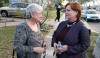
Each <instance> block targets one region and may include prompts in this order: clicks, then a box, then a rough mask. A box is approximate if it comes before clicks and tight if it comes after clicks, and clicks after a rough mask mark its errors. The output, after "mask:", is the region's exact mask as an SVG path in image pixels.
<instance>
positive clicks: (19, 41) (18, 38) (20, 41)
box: [14, 25, 33, 53]
mask: <svg viewBox="0 0 100 58" xmlns="http://www.w3.org/2000/svg"><path fill="white" fill-rule="evenodd" d="M26 42H27V34H26V30H25V27H24V26H22V25H19V26H17V28H16V31H15V35H14V50H15V51H16V52H18V53H33V47H31V46H26Z"/></svg>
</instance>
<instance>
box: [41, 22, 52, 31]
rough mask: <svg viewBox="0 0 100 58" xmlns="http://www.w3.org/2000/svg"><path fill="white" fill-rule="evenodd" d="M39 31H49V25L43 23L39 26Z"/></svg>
mask: <svg viewBox="0 0 100 58" xmlns="http://www.w3.org/2000/svg"><path fill="white" fill-rule="evenodd" d="M41 29H43V30H49V29H51V25H50V24H46V23H44V24H42V25H41Z"/></svg>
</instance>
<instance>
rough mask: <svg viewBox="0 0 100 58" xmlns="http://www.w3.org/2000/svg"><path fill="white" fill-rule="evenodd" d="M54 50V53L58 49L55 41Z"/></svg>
mask: <svg viewBox="0 0 100 58" xmlns="http://www.w3.org/2000/svg"><path fill="white" fill-rule="evenodd" d="M54 51H55V53H58V50H57V43H54Z"/></svg>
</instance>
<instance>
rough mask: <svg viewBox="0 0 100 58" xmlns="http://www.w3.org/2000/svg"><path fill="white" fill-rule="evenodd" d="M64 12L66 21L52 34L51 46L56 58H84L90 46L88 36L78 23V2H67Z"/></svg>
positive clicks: (79, 15)
mask: <svg viewBox="0 0 100 58" xmlns="http://www.w3.org/2000/svg"><path fill="white" fill-rule="evenodd" d="M65 11H66V12H65V15H66V17H67V21H63V22H61V23H60V24H59V26H58V27H57V29H56V30H55V31H54V34H53V38H52V43H51V44H52V47H54V52H55V53H56V55H57V58H86V55H85V51H86V50H87V48H88V47H89V45H90V36H89V31H88V29H87V28H86V27H85V26H84V24H83V23H82V22H81V21H80V18H81V6H80V4H79V3H78V2H69V3H67V4H66V5H65ZM59 42H61V47H60V48H58V43H59ZM59 52H60V53H59Z"/></svg>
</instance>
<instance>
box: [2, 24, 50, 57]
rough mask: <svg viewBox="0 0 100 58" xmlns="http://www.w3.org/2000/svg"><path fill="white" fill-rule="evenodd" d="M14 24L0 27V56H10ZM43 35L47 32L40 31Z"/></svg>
mask: <svg viewBox="0 0 100 58" xmlns="http://www.w3.org/2000/svg"><path fill="white" fill-rule="evenodd" d="M15 29H16V26H9V27H0V58H11V57H12V48H13V37H14V32H15ZM42 34H43V35H44V37H45V36H46V35H47V34H48V32H42Z"/></svg>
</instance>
